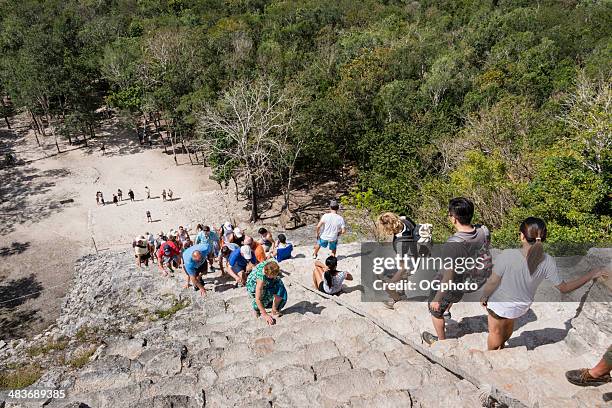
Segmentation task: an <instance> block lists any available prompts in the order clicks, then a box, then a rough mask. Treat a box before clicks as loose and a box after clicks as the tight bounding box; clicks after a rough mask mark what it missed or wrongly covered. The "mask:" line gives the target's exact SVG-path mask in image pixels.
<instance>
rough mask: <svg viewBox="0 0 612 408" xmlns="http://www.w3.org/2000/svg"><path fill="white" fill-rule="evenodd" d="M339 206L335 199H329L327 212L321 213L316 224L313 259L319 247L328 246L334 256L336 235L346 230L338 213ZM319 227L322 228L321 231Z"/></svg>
mask: <svg viewBox="0 0 612 408" xmlns="http://www.w3.org/2000/svg"><path fill="white" fill-rule="evenodd" d="M339 208H340V206H339V205H338V202H337V201H336V200H331V201H330V203H329V212H328V213H327V214H325V215H323V216H322V217H321V220H320V221H319V223H318V224H317V243H316V244H315V247H314V254H313V256H312V257H313V258H314V259H317V256H318V255H319V249H321V247H323V248H327V247H329V250H330V251H331V253H332V256H336V249H337V247H338V237H340V235H342V234H344V233H345V232H346V227H345V225H344V218H342V216H341V215H339V214H338V209H339ZM321 229H323V230H322V231H321Z"/></svg>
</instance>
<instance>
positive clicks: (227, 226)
mask: <svg viewBox="0 0 612 408" xmlns="http://www.w3.org/2000/svg"><path fill="white" fill-rule="evenodd" d="M223 229H224V230H226V231H231V230H233V229H234V227H232V223H231V222H229V221H225V223H224V224H223Z"/></svg>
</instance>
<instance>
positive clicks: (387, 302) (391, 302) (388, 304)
mask: <svg viewBox="0 0 612 408" xmlns="http://www.w3.org/2000/svg"><path fill="white" fill-rule="evenodd" d="M382 305H383V306H384V307H386V308H387V309H389V310H393V309H395V300H393V299H389V300H385V301H384V302H382Z"/></svg>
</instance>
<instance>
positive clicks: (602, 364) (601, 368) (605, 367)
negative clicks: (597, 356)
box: [589, 358, 612, 378]
mask: <svg viewBox="0 0 612 408" xmlns="http://www.w3.org/2000/svg"><path fill="white" fill-rule="evenodd" d="M610 370H612V366H610V365H609V364H607V363H606V360H605V359H603V358H602V359H601V360H599V363H597V365H596V366H595V367H593V368H591V369H590V370H589V374H591V377H594V378H599V377H601V376H603V375H606V374H609V373H610Z"/></svg>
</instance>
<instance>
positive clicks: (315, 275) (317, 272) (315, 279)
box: [312, 264, 323, 290]
mask: <svg viewBox="0 0 612 408" xmlns="http://www.w3.org/2000/svg"><path fill="white" fill-rule="evenodd" d="M322 281H323V268H322V267H321V266H320V265H317V264H315V268H314V270H313V271H312V285H313V286H314V288H315V289H317V290H318V289H319V284H320V283H321V282H322Z"/></svg>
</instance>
